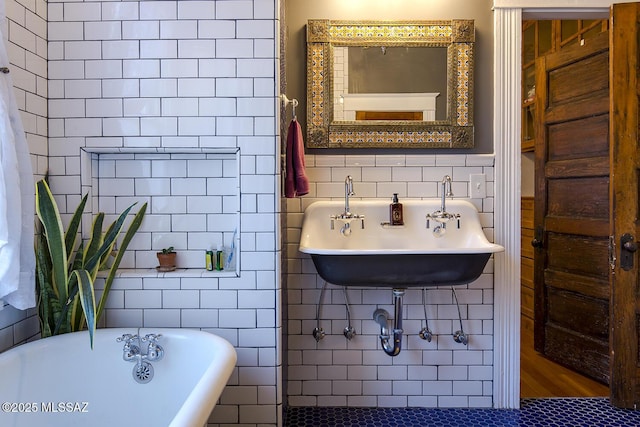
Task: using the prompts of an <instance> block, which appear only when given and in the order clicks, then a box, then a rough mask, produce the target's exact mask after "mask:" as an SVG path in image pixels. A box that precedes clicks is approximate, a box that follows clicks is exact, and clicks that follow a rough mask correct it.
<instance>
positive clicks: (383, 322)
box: [373, 289, 405, 356]
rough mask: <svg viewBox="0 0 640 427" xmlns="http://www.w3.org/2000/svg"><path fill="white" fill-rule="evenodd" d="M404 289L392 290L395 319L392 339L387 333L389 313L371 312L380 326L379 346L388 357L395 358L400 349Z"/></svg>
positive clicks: (382, 310)
mask: <svg viewBox="0 0 640 427" xmlns="http://www.w3.org/2000/svg"><path fill="white" fill-rule="evenodd" d="M404 291H405V290H404V289H394V290H393V304H394V311H395V318H394V319H393V322H394V323H393V331H392V333H393V338H392V337H391V334H390V333H389V312H387V310H385V309H383V308H379V309H377V310H376V311H374V312H373V320H374V321H375V322H376V323H377V324H379V325H380V344H381V345H382V349H383V350H384V352H385V353H387V354H388V355H389V356H397V355H398V354H400V350H401V349H402V297H403V296H404Z"/></svg>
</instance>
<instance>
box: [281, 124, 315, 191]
mask: <svg viewBox="0 0 640 427" xmlns="http://www.w3.org/2000/svg"><path fill="white" fill-rule="evenodd" d="M286 157H287V158H286V164H287V168H286V169H287V170H286V177H285V180H284V195H285V197H289V198H291V197H299V196H304V195H305V194H307V193H308V192H309V178H307V173H306V171H305V166H304V141H303V140H302V128H301V127H300V123H298V121H297V120H295V119H293V120H291V124H290V125H289V132H288V134H287V152H286Z"/></svg>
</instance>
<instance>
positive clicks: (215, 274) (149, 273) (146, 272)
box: [98, 268, 239, 278]
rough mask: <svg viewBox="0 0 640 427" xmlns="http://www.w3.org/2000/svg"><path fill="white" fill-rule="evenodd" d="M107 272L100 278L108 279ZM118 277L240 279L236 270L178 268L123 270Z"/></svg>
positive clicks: (119, 271) (118, 273)
mask: <svg viewBox="0 0 640 427" xmlns="http://www.w3.org/2000/svg"><path fill="white" fill-rule="evenodd" d="M106 276H107V272H106V271H101V272H99V273H98V277H106ZM116 277H122V278H125V277H126V278H131V277H211V278H219V277H239V274H238V272H237V271H235V270H231V271H225V270H222V271H209V270H204V269H202V268H176V269H175V270H174V271H167V272H160V271H157V270H156V269H155V268H122V269H119V270H118V271H117V272H116Z"/></svg>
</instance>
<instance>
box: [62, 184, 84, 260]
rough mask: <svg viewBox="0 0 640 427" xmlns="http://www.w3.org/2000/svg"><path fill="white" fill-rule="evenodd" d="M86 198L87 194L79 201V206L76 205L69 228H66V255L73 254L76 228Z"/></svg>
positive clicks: (80, 218)
mask: <svg viewBox="0 0 640 427" xmlns="http://www.w3.org/2000/svg"><path fill="white" fill-rule="evenodd" d="M88 196H89V195H88V194H85V195H84V197H83V198H82V200H80V204H78V207H77V208H76V210H75V212H74V213H73V216H72V217H71V221H70V222H69V226H68V227H67V231H66V232H65V235H64V241H65V247H66V248H67V255H68V254H70V253H72V252H73V249H74V247H75V245H76V240H77V239H78V228H79V227H80V221H81V220H82V214H83V213H84V207H85V205H86V204H87V198H88Z"/></svg>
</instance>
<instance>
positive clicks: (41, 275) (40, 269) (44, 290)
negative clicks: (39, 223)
mask: <svg viewBox="0 0 640 427" xmlns="http://www.w3.org/2000/svg"><path fill="white" fill-rule="evenodd" d="M46 245H47V240H46V238H45V237H44V234H43V233H42V232H40V233H38V234H37V236H36V251H35V252H36V294H37V295H38V301H37V307H38V313H39V316H38V317H39V320H40V331H41V335H42V337H49V336H51V322H50V320H51V318H52V316H53V314H52V313H51V310H52V306H51V305H52V302H51V298H55V292H53V287H52V286H51V283H50V282H49V280H48V278H49V277H51V260H50V259H49V257H48V256H47V252H46V251H44V250H38V248H44V246H46ZM50 290H51V292H53V293H54V294H53V295H50V293H51V292H50Z"/></svg>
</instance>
